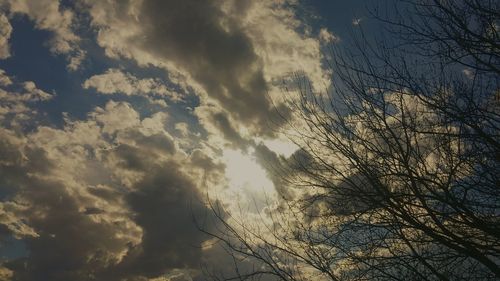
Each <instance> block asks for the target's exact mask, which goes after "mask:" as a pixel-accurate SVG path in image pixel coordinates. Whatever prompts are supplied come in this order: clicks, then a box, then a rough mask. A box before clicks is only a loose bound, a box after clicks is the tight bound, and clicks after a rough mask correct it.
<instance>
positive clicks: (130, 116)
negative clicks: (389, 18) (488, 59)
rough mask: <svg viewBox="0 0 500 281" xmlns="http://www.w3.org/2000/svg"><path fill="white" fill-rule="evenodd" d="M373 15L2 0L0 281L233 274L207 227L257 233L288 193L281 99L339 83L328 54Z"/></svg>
mask: <svg viewBox="0 0 500 281" xmlns="http://www.w3.org/2000/svg"><path fill="white" fill-rule="evenodd" d="M366 5H367V2H366V1H361V0H354V1H342V0H309V1H306V0H303V1H299V0H252V1H245V0H206V1H196V0H183V1H177V0H124V1H113V0H103V1H101V0H99V1H97V0H74V1H70V0H61V1H58V0H22V1H19V0H0V280H11V279H12V280H54V281H57V280H141V281H142V280H157V281H159V280H176V281H180V280H203V275H202V271H201V268H202V267H204V266H206V267H213V268H219V269H226V268H229V267H230V266H231V260H230V259H229V258H228V257H227V255H226V254H225V253H224V251H222V249H221V248H220V247H218V246H217V245H216V244H215V243H212V240H211V239H210V237H207V236H206V235H204V234H203V233H202V232H200V231H199V229H198V228H197V225H196V223H195V220H197V219H196V218H202V217H205V218H206V217H207V216H210V213H211V211H210V205H209V204H208V203H207V202H209V201H210V202H218V204H221V205H222V206H224V208H225V210H226V212H228V213H235V212H238V211H241V210H242V209H244V210H245V211H244V212H245V216H246V218H247V219H248V220H256V221H258V219H259V214H261V213H262V212H263V211H264V210H265V209H266V208H270V207H271V206H270V205H272V204H273V203H272V202H273V200H274V199H275V198H276V197H277V196H280V194H282V192H284V191H283V187H282V186H281V185H282V183H281V182H280V179H279V178H278V177H277V176H276V175H275V174H273V171H272V169H271V168H270V166H272V163H274V162H275V161H281V160H283V159H285V160H286V159H287V158H289V157H291V155H293V154H294V153H297V146H296V145H294V144H293V143H292V142H291V141H290V140H288V139H287V138H286V137H285V136H284V134H283V133H286V131H287V130H288V128H287V122H286V121H290V119H291V118H292V117H291V116H292V114H291V112H290V109H289V108H288V107H287V106H286V105H285V104H284V98H285V97H286V96H287V95H289V94H292V93H293V92H294V91H296V90H297V88H296V87H295V86H294V85H295V82H296V81H295V80H294V79H296V78H297V75H296V74H298V73H299V74H300V75H301V77H303V78H305V79H307V81H309V82H310V83H311V85H312V87H313V88H314V90H315V91H323V90H325V89H328V88H329V87H331V86H332V85H331V84H330V77H331V75H332V71H331V70H330V69H329V68H328V67H327V66H326V65H327V64H326V63H325V62H326V59H327V58H328V55H329V53H328V51H327V50H328V48H329V47H330V46H332V45H339V46H342V45H344V46H347V45H348V42H349V40H350V39H349V38H350V36H351V35H352V33H353V32H354V31H355V30H356V29H357V28H359V27H363V28H365V30H367V31H369V32H370V33H371V34H376V32H377V29H376V28H375V27H374V25H373V24H372V23H371V22H370V19H369V18H368V17H367V15H366V10H365V6H366ZM285 86H286V89H288V91H287V90H285ZM282 117H285V118H289V119H287V120H286V121H285V120H284V119H283V118H282ZM291 122H293V120H291ZM193 218H195V219H193ZM207 222H208V223H206V224H204V225H203V227H204V228H206V229H208V230H210V229H213V228H216V227H217V225H216V222H215V221H213V220H207ZM249 266H250V265H249Z"/></svg>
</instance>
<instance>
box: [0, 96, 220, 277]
mask: <svg viewBox="0 0 500 281" xmlns="http://www.w3.org/2000/svg"><path fill="white" fill-rule="evenodd" d="M28 88H29V87H28ZM166 122H168V115H166V114H164V113H161V112H159V113H156V114H153V115H151V116H149V117H144V118H141V117H140V116H139V114H138V113H137V112H136V111H135V110H134V109H133V108H132V107H131V106H130V105H129V104H127V103H117V102H108V103H107V104H106V106H105V107H103V108H96V109H95V110H94V111H92V112H91V113H89V115H88V118H87V119H85V120H71V119H70V117H69V116H68V117H67V118H66V125H65V126H64V127H63V128H60V129H57V128H52V127H46V126H38V127H37V128H36V130H35V131H34V132H32V133H28V134H19V133H16V132H14V131H12V130H10V129H5V128H2V129H1V130H0V136H1V138H0V140H1V141H0V159H2V160H1V161H0V186H2V187H4V186H5V187H8V190H7V191H8V193H7V194H8V195H7V197H6V198H4V199H2V201H3V202H2V205H1V208H0V210H1V212H0V225H2V226H3V227H4V228H5V229H6V231H7V232H6V234H2V235H11V236H14V237H16V238H17V239H21V241H23V243H25V244H26V248H27V250H28V252H29V254H28V255H27V256H25V257H20V258H16V259H13V260H8V261H6V262H3V266H4V268H5V269H6V271H5V272H6V273H5V274H7V273H9V274H10V273H11V274H12V275H13V278H14V279H15V280H89V278H90V279H97V280H122V279H126V280H134V278H135V279H136V280H142V279H143V280H147V278H155V277H159V276H163V275H168V274H169V272H171V271H172V270H176V269H185V268H195V267H196V266H197V265H198V263H199V262H200V261H201V259H202V256H203V255H204V252H203V251H202V249H201V243H203V242H204V241H205V240H206V237H205V236H203V234H202V233H201V232H199V231H198V230H197V229H196V227H195V225H194V224H193V221H192V218H193V215H194V216H203V215H204V214H206V213H207V212H208V208H207V206H206V205H205V203H203V200H202V196H201V193H200V186H199V185H200V183H202V182H203V179H201V177H202V176H203V175H204V174H205V173H206V172H204V171H207V172H208V171H210V176H209V177H212V179H211V180H210V181H211V182H220V181H221V179H222V178H219V179H215V178H213V177H216V175H217V174H219V175H221V177H222V174H223V169H224V166H221V165H219V164H215V163H214V162H213V160H211V158H210V157H209V156H208V155H206V154H204V153H202V152H201V151H197V152H196V153H193V154H192V155H190V154H186V153H184V152H181V151H179V149H178V147H177V145H176V144H175V141H174V139H173V138H172V137H171V136H170V134H169V133H168V132H167V131H165V129H164V128H165V123H166ZM205 178H206V177H205ZM191 274H195V273H193V272H191ZM141 278H142V279H141Z"/></svg>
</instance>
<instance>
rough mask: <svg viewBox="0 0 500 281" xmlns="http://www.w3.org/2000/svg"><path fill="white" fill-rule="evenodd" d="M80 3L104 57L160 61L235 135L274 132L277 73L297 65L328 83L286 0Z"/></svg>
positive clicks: (315, 43)
mask: <svg viewBox="0 0 500 281" xmlns="http://www.w3.org/2000/svg"><path fill="white" fill-rule="evenodd" d="M84 2H85V3H86V5H87V7H88V9H89V13H90V15H91V18H92V25H93V26H94V27H95V28H96V30H98V36H97V42H98V44H99V45H100V46H101V47H103V48H104V49H105V52H106V54H107V55H108V56H109V57H111V58H116V59H119V58H127V59H133V60H135V61H137V62H138V63H139V65H141V66H148V65H154V66H157V67H161V68H164V69H165V70H166V71H167V73H168V76H169V79H170V80H172V81H174V83H179V85H184V86H182V87H181V88H184V89H185V88H186V87H188V88H191V89H194V90H195V92H196V93H197V94H198V95H199V96H200V97H201V103H202V105H207V104H211V106H215V107H216V108H218V111H220V112H222V113H220V114H225V115H229V117H228V118H227V119H230V120H232V122H233V123H238V124H233V125H232V126H233V127H234V128H236V129H237V133H238V134H240V135H242V134H245V132H246V133H247V134H258V135H268V136H272V135H274V134H275V131H274V129H273V128H270V126H268V123H269V120H273V122H275V123H276V125H277V126H279V125H280V124H281V123H282V122H283V120H281V119H280V118H278V117H277V114H276V110H275V108H274V104H273V103H272V102H271V98H276V100H274V102H275V103H277V104H278V107H279V106H280V102H281V100H280V99H279V98H277V97H278V96H279V95H281V94H282V92H281V90H280V88H279V86H280V85H281V84H282V83H281V82H282V79H290V77H293V73H294V72H297V71H301V72H303V73H306V74H307V76H308V77H309V79H310V80H311V81H312V82H313V84H314V86H317V87H324V86H325V85H326V84H327V82H328V79H326V77H327V75H328V73H326V72H325V71H324V70H323V69H322V67H321V59H322V54H321V51H320V42H319V40H318V39H317V38H313V37H312V36H309V35H308V34H301V33H300V32H299V31H298V30H300V29H301V28H302V27H303V23H301V22H300V21H299V20H297V19H296V16H295V14H294V11H293V10H292V9H291V8H289V7H288V6H287V5H286V3H285V2H272V1H252V2H251V3H246V4H242V2H241V1H203V2H199V1H192V0H188V1H181V2H179V1H126V2H105V1H98V2H94V1H84ZM280 109H281V111H282V114H284V115H289V114H288V113H287V109H286V107H283V106H281V107H280ZM211 111H213V110H211ZM198 112H202V111H198ZM219 116H220V115H219ZM201 118H202V119H205V120H208V119H206V118H204V117H203V116H202V117H201ZM203 125H204V126H205V124H203ZM214 133H215V132H214ZM242 137H245V136H242Z"/></svg>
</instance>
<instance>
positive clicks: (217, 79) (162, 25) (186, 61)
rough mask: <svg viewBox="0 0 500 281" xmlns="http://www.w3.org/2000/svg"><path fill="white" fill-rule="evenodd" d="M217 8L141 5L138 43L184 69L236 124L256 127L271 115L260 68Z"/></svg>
mask: <svg viewBox="0 0 500 281" xmlns="http://www.w3.org/2000/svg"><path fill="white" fill-rule="evenodd" d="M218 5H220V2H219V1H215V0H210V1H197V0H184V1H177V0H151V1H144V4H143V7H142V9H143V10H142V15H141V21H142V23H143V24H144V27H143V28H144V30H145V34H143V37H141V38H137V42H141V43H140V44H142V48H144V49H147V50H149V51H150V52H152V53H154V54H155V55H157V56H158V57H160V58H164V59H167V60H169V61H174V62H175V63H177V64H178V65H180V66H182V67H183V68H184V69H186V70H187V71H188V72H189V73H190V74H191V75H192V76H193V77H194V79H195V80H197V81H198V82H199V83H201V84H202V85H203V86H204V88H205V90H206V91H207V93H208V95H209V96H210V97H212V98H214V99H215V100H217V101H218V102H219V103H220V104H221V105H222V107H223V108H224V109H226V110H227V111H228V112H230V113H231V115H232V116H233V117H234V118H235V119H236V120H238V121H242V122H244V123H246V124H253V125H257V126H260V125H261V124H264V123H265V122H266V120H267V118H268V116H269V115H270V113H272V106H271V103H270V101H269V99H268V98H267V96H266V91H267V87H266V82H265V80H264V75H263V70H262V65H261V63H260V61H259V58H258V57H257V55H256V54H255V52H254V49H253V46H252V42H251V41H250V39H249V38H248V37H247V36H246V35H245V33H244V31H243V30H242V29H241V28H240V27H239V26H238V24H237V23H235V22H234V21H232V20H231V19H229V18H228V17H227V16H225V15H224V14H223V13H222V11H221V10H220V7H218ZM236 6H237V7H240V8H241V9H244V7H245V6H246V5H243V4H241V5H236ZM239 12H242V13H243V12H244V11H239ZM259 129H262V130H265V129H266V128H260V127H259Z"/></svg>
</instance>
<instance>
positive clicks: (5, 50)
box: [0, 14, 12, 59]
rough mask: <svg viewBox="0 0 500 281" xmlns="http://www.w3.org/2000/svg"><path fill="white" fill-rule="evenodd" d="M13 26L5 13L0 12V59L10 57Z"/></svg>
mask: <svg viewBox="0 0 500 281" xmlns="http://www.w3.org/2000/svg"><path fill="white" fill-rule="evenodd" d="M11 33H12V26H11V25H10V23H9V19H7V17H6V16H5V15H4V14H0V59H6V58H8V57H10V48H9V39H10V34H11Z"/></svg>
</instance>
